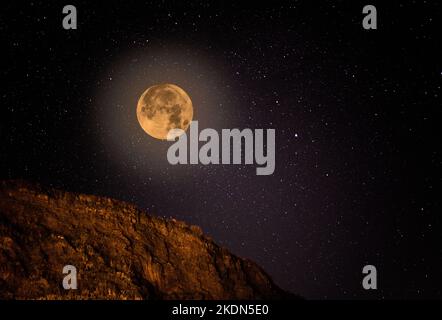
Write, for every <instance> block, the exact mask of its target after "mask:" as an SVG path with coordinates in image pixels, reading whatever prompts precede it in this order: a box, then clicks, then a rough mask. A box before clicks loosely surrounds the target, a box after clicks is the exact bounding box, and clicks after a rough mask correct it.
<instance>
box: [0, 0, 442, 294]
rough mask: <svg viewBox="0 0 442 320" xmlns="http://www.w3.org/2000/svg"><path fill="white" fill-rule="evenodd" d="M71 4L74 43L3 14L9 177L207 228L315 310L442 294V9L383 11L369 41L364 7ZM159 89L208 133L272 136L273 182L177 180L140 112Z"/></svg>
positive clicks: (247, 173) (24, 18) (45, 18)
mask: <svg viewBox="0 0 442 320" xmlns="http://www.w3.org/2000/svg"><path fill="white" fill-rule="evenodd" d="M72 4H74V5H76V7H77V10H78V29H77V30H64V29H63V28H62V23H61V22H62V18H63V14H62V7H63V6H62V5H61V4H55V3H52V4H49V3H47V2H39V1H33V2H26V3H22V4H20V3H14V4H12V3H10V4H3V3H2V10H1V16H2V17H1V19H0V32H1V34H2V51H3V54H4V58H3V59H2V62H1V64H2V68H1V71H0V74H1V76H2V84H3V85H2V90H1V95H0V101H1V107H2V117H1V127H0V132H1V135H0V136H1V145H0V150H1V152H0V164H1V166H0V168H1V171H0V178H1V179H16V178H22V179H27V180H31V181H36V182H39V183H42V184H44V185H48V186H54V187H57V188H62V189H65V190H69V191H75V192H82V193H92V194H97V195H102V196H108V197H114V198H117V199H121V200H125V201H129V202H132V203H135V204H136V205H137V206H139V207H140V208H142V209H145V210H147V211H148V212H149V213H150V214H153V215H158V216H163V217H173V218H176V219H179V220H184V221H186V222H188V223H191V224H196V225H199V226H200V227H201V228H202V229H203V231H204V232H205V233H206V234H208V235H210V236H211V237H212V238H213V239H214V240H215V241H216V242H218V243H219V244H221V245H223V246H225V247H227V248H228V249H229V250H231V251H232V252H233V253H235V254H237V255H239V256H241V257H246V258H250V259H252V260H254V261H255V262H257V263H258V264H259V265H260V266H262V267H263V268H264V269H265V270H266V271H267V272H268V273H269V274H270V275H271V276H272V278H273V279H274V280H275V282H276V283H277V284H278V285H279V286H281V287H282V288H284V289H287V290H290V291H292V292H295V293H297V294H300V295H302V296H304V297H306V298H313V299H324V298H327V299H355V298H356V299H360V298H363V299H365V298H367V299H377V298H386V299H391V298H437V297H439V298H441V297H442V286H441V275H440V270H441V267H442V247H441V246H440V240H441V236H440V235H441V231H442V230H441V223H440V219H439V218H438V214H440V210H439V205H440V193H439V187H440V183H441V178H440V174H437V172H438V171H439V170H440V167H441V163H442V162H441V160H442V159H441V152H440V138H439V137H440V125H439V124H438V123H437V121H438V120H439V119H440V116H441V111H440V107H441V84H442V63H441V59H440V58H441V57H442V52H441V48H440V31H439V32H438V27H437V25H439V24H440V18H441V11H442V10H441V5H440V4H438V2H437V1H426V2H421V1H407V2H404V3H403V4H390V5H387V4H384V3H383V2H378V3H372V4H374V5H376V7H377V10H378V29H377V30H370V31H367V30H364V29H363V28H362V25H361V22H362V18H363V14H362V8H363V6H364V5H365V4H368V3H363V2H358V1H336V2H323V3H315V4H313V3H310V2H309V1H290V2H287V3H282V2H281V3H279V2H271V3H268V4H266V5H259V4H256V3H253V2H242V3H241V4H239V3H236V2H235V3H230V4H229V3H222V4H221V3H220V4H215V3H211V2H208V1H197V2H187V1H186V3H184V2H169V1H161V2H160V1H158V2H144V3H141V2H140V3H136V4H135V3H134V4H131V5H129V4H128V3H127V2H123V1H121V2H112V1H111V2H106V4H107V5H106V6H104V5H98V4H91V3H89V2H80V1H76V2H75V3H72ZM439 30H440V28H439ZM164 82H169V83H175V84H177V85H179V86H180V87H182V88H183V89H184V90H186V92H187V93H188V94H189V96H190V97H191V99H192V101H193V105H194V120H198V121H199V126H200V129H202V128H214V129H217V130H220V129H222V128H239V129H241V128H251V129H258V128H264V129H268V128H273V129H275V130H276V169H275V172H274V174H273V175H270V176H257V175H256V174H255V166H254V165H247V166H246V165H207V166H204V165H187V166H186V165H178V166H171V165H169V164H168V162H167V159H166V152H167V148H168V146H169V145H170V143H168V142H164V141H159V140H155V139H152V138H151V137H150V136H148V135H146V134H145V133H144V131H143V130H142V129H141V127H140V126H139V124H138V122H137V119H136V113H135V112H136V103H137V100H138V98H139V97H140V95H141V94H142V93H143V91H144V90H145V89H147V88H148V87H149V86H151V85H153V84H157V83H164ZM366 264H372V265H375V266H376V267H377V270H378V290H376V291H365V290H363V288H362V286H361V281H362V277H363V275H362V267H363V266H364V265H366Z"/></svg>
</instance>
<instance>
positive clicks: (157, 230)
mask: <svg viewBox="0 0 442 320" xmlns="http://www.w3.org/2000/svg"><path fill="white" fill-rule="evenodd" d="M68 264H69V265H74V266H75V267H76V268H77V270H78V289H77V290H64V289H63V286H62V280H63V277H64V276H65V275H64V274H63V273H62V270H63V267H64V266H65V265H68ZM293 297H294V296H293V295H291V294H288V293H286V292H284V291H282V290H281V289H279V288H278V287H276V286H275V285H274V284H273V282H272V280H271V279H270V277H269V276H268V275H267V274H266V273H265V272H264V271H263V270H262V269H261V268H259V267H258V266H257V265H256V264H255V263H253V262H251V261H249V260H246V259H241V258H238V257H236V256H234V255H233V254H231V253H229V252H228V251H227V250H226V249H224V248H222V247H220V246H218V245H216V244H215V243H214V242H213V241H212V240H211V239H209V238H208V237H206V236H204V235H203V233H202V232H201V230H200V229H199V228H198V227H196V226H189V225H187V224H185V223H183V222H178V221H175V220H173V219H172V220H165V219H161V218H157V217H152V216H149V215H148V214H147V213H145V212H142V211H140V210H139V209H137V208H136V207H135V206H132V205H130V204H127V203H124V202H121V201H116V200H113V199H108V198H102V197H96V196H90V195H82V194H73V193H68V192H61V191H57V190H52V189H49V190H47V189H45V190H44V189H42V188H40V187H38V186H35V185H30V184H27V183H24V182H2V183H1V184H0V298H2V299H263V298H270V299H281V298H293Z"/></svg>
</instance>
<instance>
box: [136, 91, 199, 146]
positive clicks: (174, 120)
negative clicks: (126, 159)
mask: <svg viewBox="0 0 442 320" xmlns="http://www.w3.org/2000/svg"><path fill="white" fill-rule="evenodd" d="M192 117H193V106H192V100H190V97H189V95H188V94H187V93H186V92H185V91H184V90H183V89H181V88H180V87H178V86H176V85H174V84H169V83H166V84H158V85H154V86H151V87H149V88H148V89H147V90H146V91H144V93H143V94H142V95H141V97H140V99H139V100H138V104H137V118H138V122H139V123H140V126H141V128H143V130H144V131H145V132H146V133H147V134H149V135H150V136H152V137H154V138H156V139H161V140H166V139H167V134H168V132H169V130H171V129H182V130H184V131H186V130H187V128H188V127H189V125H190V122H191V121H192ZM176 136H177V135H175V137H176Z"/></svg>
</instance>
